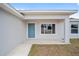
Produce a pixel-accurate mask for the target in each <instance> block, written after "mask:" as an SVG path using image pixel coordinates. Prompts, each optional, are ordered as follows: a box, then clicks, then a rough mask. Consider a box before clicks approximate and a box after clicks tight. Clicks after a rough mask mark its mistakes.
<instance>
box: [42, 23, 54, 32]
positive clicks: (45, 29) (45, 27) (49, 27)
mask: <svg viewBox="0 0 79 59" xmlns="http://www.w3.org/2000/svg"><path fill="white" fill-rule="evenodd" d="M54 33H55V24H41V34H54Z"/></svg>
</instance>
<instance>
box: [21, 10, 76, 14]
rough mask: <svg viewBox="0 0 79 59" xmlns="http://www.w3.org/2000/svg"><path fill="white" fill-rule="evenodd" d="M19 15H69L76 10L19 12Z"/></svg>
mask: <svg viewBox="0 0 79 59" xmlns="http://www.w3.org/2000/svg"><path fill="white" fill-rule="evenodd" d="M20 12H21V13H23V14H25V15H27V14H54V15H55V14H58V15H63V14H64V15H71V14H74V13H76V12H77V10H30V11H27V10H20Z"/></svg>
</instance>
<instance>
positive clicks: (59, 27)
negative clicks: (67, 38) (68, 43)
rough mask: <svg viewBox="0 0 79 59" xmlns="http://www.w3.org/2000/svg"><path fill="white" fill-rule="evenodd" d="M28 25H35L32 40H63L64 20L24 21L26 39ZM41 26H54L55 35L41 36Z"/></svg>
mask: <svg viewBox="0 0 79 59" xmlns="http://www.w3.org/2000/svg"><path fill="white" fill-rule="evenodd" d="M28 23H35V38H34V39H40V40H41V39H51V40H54V39H55V40H62V39H64V20H58V19H47V20H46V19H45V20H43V19H41V20H40V19H38V20H28V21H26V39H30V38H28ZM41 24H55V29H56V33H55V34H41Z"/></svg>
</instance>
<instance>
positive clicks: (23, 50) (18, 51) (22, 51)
mask: <svg viewBox="0 0 79 59" xmlns="http://www.w3.org/2000/svg"><path fill="white" fill-rule="evenodd" d="M32 44H67V43H64V42H63V41H54V40H26V41H25V42H24V43H22V44H20V45H18V46H17V47H16V48H14V49H13V50H12V51H11V52H10V53H9V54H7V56H28V53H29V51H30V49H31V46H32Z"/></svg>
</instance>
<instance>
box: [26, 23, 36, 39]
mask: <svg viewBox="0 0 79 59" xmlns="http://www.w3.org/2000/svg"><path fill="white" fill-rule="evenodd" d="M28 24H35V37H34V38H29V36H28ZM28 24H27V37H28V39H36V23H35V22H29V23H28Z"/></svg>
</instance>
